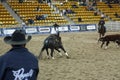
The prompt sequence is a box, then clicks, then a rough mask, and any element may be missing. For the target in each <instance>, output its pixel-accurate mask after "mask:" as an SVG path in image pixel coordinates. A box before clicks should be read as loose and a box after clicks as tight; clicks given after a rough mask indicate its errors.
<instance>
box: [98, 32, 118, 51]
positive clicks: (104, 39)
mask: <svg viewBox="0 0 120 80" xmlns="http://www.w3.org/2000/svg"><path fill="white" fill-rule="evenodd" d="M98 41H101V42H102V44H101V48H102V47H103V45H104V44H105V43H106V47H105V49H107V46H108V45H109V43H110V42H111V41H112V42H115V43H117V44H118V46H119V45H120V34H113V35H106V36H104V37H101V38H99V40H98Z"/></svg>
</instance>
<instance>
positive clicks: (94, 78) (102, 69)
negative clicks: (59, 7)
mask: <svg viewBox="0 0 120 80" xmlns="http://www.w3.org/2000/svg"><path fill="white" fill-rule="evenodd" d="M116 33H119V32H107V34H116ZM47 36H48V35H34V36H33V37H32V40H31V41H30V42H29V43H28V44H27V46H26V47H27V48H28V49H29V51H31V52H32V53H34V55H36V56H38V55H39V52H40V49H41V48H42V46H43V41H44V39H45V38H46V37H47ZM61 37H62V42H63V45H64V47H65V49H66V51H67V52H68V54H69V56H70V59H66V57H65V55H64V53H63V52H62V51H61V53H63V57H60V55H59V54H58V52H57V51H55V54H54V56H55V59H54V60H52V59H47V56H46V52H43V59H42V60H39V67H40V72H39V76H38V79H37V80H120V47H119V48H117V47H116V44H115V43H110V45H109V47H108V49H107V50H105V49H104V48H100V45H101V43H98V42H97V39H98V33H97V32H74V33H62V34H61ZM10 48H11V47H10V45H7V44H5V43H4V42H3V38H2V37H1V38H0V55H2V54H4V53H5V52H6V51H8V50H9V49H10ZM30 65H32V64H30Z"/></svg>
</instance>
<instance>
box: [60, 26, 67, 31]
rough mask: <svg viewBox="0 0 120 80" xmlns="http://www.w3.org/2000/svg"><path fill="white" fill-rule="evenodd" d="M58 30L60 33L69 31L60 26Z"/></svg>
mask: <svg viewBox="0 0 120 80" xmlns="http://www.w3.org/2000/svg"><path fill="white" fill-rule="evenodd" d="M58 29H59V31H60V32H68V31H69V29H68V26H60V27H59V28H58Z"/></svg>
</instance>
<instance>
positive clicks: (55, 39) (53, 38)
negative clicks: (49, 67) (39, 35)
mask: <svg viewBox="0 0 120 80" xmlns="http://www.w3.org/2000/svg"><path fill="white" fill-rule="evenodd" d="M48 49H50V50H51V53H50V55H51V58H52V59H54V56H53V52H54V50H56V51H58V52H59V54H60V55H61V56H62V54H61V53H60V50H59V49H61V50H63V51H64V53H65V55H66V57H67V58H69V56H68V54H67V52H66V50H65V49H64V47H63V44H62V41H61V37H60V35H59V34H51V35H49V36H48V37H47V38H46V39H45V40H44V43H43V47H42V49H41V51H40V54H39V56H38V58H39V59H41V58H42V52H43V51H44V50H46V52H47V56H48V59H49V57H50V56H49V51H48Z"/></svg>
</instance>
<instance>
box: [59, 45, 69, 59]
mask: <svg viewBox="0 0 120 80" xmlns="http://www.w3.org/2000/svg"><path fill="white" fill-rule="evenodd" d="M60 48H61V49H62V50H63V51H64V53H65V55H66V57H67V58H69V56H68V53H67V52H66V50H65V49H64V47H63V46H62V45H61V46H60Z"/></svg>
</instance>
